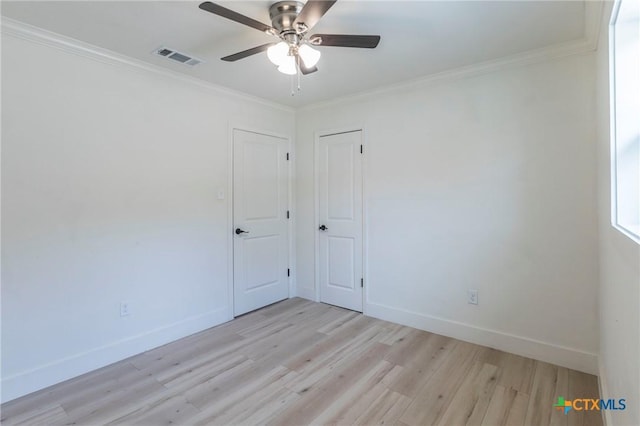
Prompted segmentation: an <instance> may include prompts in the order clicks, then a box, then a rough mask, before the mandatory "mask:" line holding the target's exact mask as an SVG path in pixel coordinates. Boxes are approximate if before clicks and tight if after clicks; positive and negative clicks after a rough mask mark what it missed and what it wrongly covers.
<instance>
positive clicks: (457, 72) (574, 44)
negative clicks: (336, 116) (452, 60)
mask: <svg viewBox="0 0 640 426" xmlns="http://www.w3.org/2000/svg"><path fill="white" fill-rule="evenodd" d="M606 1H609V0H585V1H584V5H585V11H584V12H585V13H584V33H583V36H582V38H580V39H577V40H573V41H569V42H565V43H559V44H554V45H551V46H547V47H543V48H540V49H534V50H529V51H526V52H522V53H517V54H515V55H510V56H504V57H502V58H497V59H492V60H489V61H485V62H478V63H475V64H472V65H467V66H463V67H459V68H453V69H449V70H445V71H442V72H439V73H435V74H429V75H426V76H423V77H418V78H416V79H412V80H407V81H403V82H400V83H396V84H391V85H387V86H383V87H379V88H377V89H373V90H370V89H369V90H365V91H362V92H359V93H355V94H351V95H346V96H341V97H339V98H335V99H330V100H328V101H321V102H317V103H312V104H309V105H305V106H301V107H299V108H298V111H300V112H302V111H309V110H315V109H320V108H326V107H330V106H335V105H339V104H344V103H352V102H359V101H365V100H368V99H370V98H375V97H379V96H381V95H385V94H388V93H393V92H396V91H399V90H407V89H412V88H418V87H428V86H431V85H434V84H438V83H443V82H448V81H455V80H460V79H463V78H470V77H475V76H480V75H484V74H488V73H491V72H495V71H498V70H501V69H508V68H515V67H520V66H525V65H531V64H535V63H538V62H545V61H551V60H555V59H560V58H564V57H567V56H572V55H579V54H584V53H589V52H593V51H596V50H597V48H598V38H599V36H600V31H601V25H600V21H601V20H602V13H603V9H604V7H603V6H604V3H605V2H606Z"/></svg>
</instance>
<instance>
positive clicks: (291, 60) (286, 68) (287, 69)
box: [278, 56, 298, 75]
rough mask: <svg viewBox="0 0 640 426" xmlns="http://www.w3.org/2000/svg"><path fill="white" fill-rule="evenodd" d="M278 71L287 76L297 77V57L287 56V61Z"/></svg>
mask: <svg viewBox="0 0 640 426" xmlns="http://www.w3.org/2000/svg"><path fill="white" fill-rule="evenodd" d="M278 71H280V72H281V73H283V74H287V75H296V74H297V73H298V67H296V57H295V56H287V57H286V58H285V60H284V61H283V62H282V63H281V64H280V66H278Z"/></svg>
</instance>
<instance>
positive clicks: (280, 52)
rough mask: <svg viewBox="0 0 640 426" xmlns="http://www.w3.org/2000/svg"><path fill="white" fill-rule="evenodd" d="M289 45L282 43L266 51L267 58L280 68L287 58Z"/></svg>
mask: <svg viewBox="0 0 640 426" xmlns="http://www.w3.org/2000/svg"><path fill="white" fill-rule="evenodd" d="M288 55H289V45H288V44H287V43H285V42H284V41H281V42H280V43H278V44H275V45H273V46H271V47H270V48H268V49H267V57H268V58H269V60H270V61H271V62H272V63H273V64H274V65H278V66H281V65H282V64H283V63H284V62H285V61H287V58H288V57H289V56H288Z"/></svg>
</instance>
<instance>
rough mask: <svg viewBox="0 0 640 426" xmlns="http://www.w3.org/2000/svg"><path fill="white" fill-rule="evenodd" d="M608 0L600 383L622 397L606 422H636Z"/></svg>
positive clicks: (632, 315) (637, 314)
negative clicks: (615, 164) (614, 208)
mask: <svg viewBox="0 0 640 426" xmlns="http://www.w3.org/2000/svg"><path fill="white" fill-rule="evenodd" d="M611 8H612V3H611V2H607V3H606V6H605V13H604V16H603V22H602V26H601V33H600V40H599V44H598V57H597V100H598V109H597V123H598V133H597V138H598V193H599V207H598V213H599V230H600V232H599V234H600V292H599V305H600V358H599V360H600V366H599V367H600V383H601V386H602V390H603V393H604V397H606V398H626V400H627V401H628V404H627V409H626V410H624V411H615V412H612V411H605V415H606V416H607V417H608V419H607V420H608V421H607V424H608V425H609V426H612V425H639V424H640V406H639V405H638V403H637V402H638V401H640V362H639V360H640V246H638V244H637V243H635V242H634V241H633V240H631V239H630V238H629V237H627V236H625V235H623V234H622V233H621V232H620V231H618V230H616V229H615V228H614V227H613V226H612V225H611V167H610V166H611V163H610V159H611V154H610V144H609V141H610V137H609V135H610V133H609V56H608V50H609V48H608V43H609V39H608V35H609V34H608V23H609V18H610V16H611Z"/></svg>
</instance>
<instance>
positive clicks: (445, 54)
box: [2, 0, 585, 106]
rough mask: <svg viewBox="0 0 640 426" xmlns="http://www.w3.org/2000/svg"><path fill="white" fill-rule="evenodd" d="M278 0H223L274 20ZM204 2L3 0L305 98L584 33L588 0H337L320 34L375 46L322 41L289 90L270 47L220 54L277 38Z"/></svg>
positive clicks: (78, 33)
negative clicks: (375, 41) (313, 63)
mask: <svg viewBox="0 0 640 426" xmlns="http://www.w3.org/2000/svg"><path fill="white" fill-rule="evenodd" d="M273 2H274V1H271V0H268V1H265V0H259V1H218V3H220V4H222V5H224V6H225V7H227V8H230V9H233V10H235V11H237V12H240V13H242V14H245V15H247V16H249V17H252V18H254V19H257V20H259V21H262V22H264V23H266V24H270V21H269V14H268V8H269V5H270V4H271V3H273ZM199 3H200V2H191V1H180V2H169V1H122V2H120V1H102V2H98V1H70V2H58V1H43V2H36V1H14V2H12V1H3V2H2V15H4V16H7V17H9V18H12V19H15V20H19V21H22V22H25V23H28V24H31V25H34V26H37V27H41V28H44V29H46V30H49V31H53V32H56V33H59V34H62V35H65V36H68V37H72V38H75V39H78V40H81V41H84V42H87V43H91V44H94V45H97V46H100V47H102V48H106V49H109V50H112V51H115V52H117V53H120V54H124V55H127V56H129V57H133V58H136V59H139V60H142V61H145V62H150V63H153V64H156V65H159V66H161V67H166V68H170V69H172V70H174V71H178V72H182V73H185V74H188V75H191V76H194V77H197V78H200V79H203V80H206V81H209V82H211V83H215V84H217V85H222V86H225V87H229V88H232V89H235V90H239V91H242V92H245V93H248V94H251V95H255V96H259V97H261V98H265V99H269V100H272V101H275V102H278V103H281V104H285V105H291V106H302V105H307V104H310V103H315V102H319V101H323V100H328V99H332V98H335V97H341V96H345V95H348V94H352V93H358V92H363V91H366V90H371V89H374V88H378V87H381V86H386V85H390V84H395V83H398V82H401V81H404V80H410V79H415V78H419V77H422V76H427V75H430V74H434V73H438V72H442V71H445V70H449V69H454V68H457V67H461V66H465V65H470V64H473V63H478V62H484V61H488V60H493V59H498V58H501V57H505V56H509V55H514V54H517V53H521V52H526V51H529V50H533V49H539V48H544V47H547V46H551V45H556V44H560V43H565V42H570V41H574V40H578V39H581V38H583V37H584V33H585V2H584V1H559V0H556V1H499V2H497V1H364V0H339V1H338V2H337V3H336V4H335V5H334V6H333V7H332V8H331V9H330V10H329V11H328V12H327V14H326V15H325V16H324V18H323V19H322V20H321V21H320V23H319V24H318V25H317V26H316V27H315V28H314V29H313V30H312V33H338V34H379V35H381V37H382V40H381V42H380V44H379V46H378V47H377V48H376V49H350V48H337V47H320V48H319V49H320V50H321V51H322V58H321V59H320V62H319V64H318V68H319V69H320V70H319V71H318V72H316V73H314V74H310V75H308V76H303V77H302V91H301V92H300V93H298V94H297V95H296V96H295V97H291V95H290V84H291V80H290V77H289V76H286V75H284V74H281V73H279V72H278V71H277V70H276V69H275V67H274V66H273V65H272V64H271V63H270V62H269V60H268V59H267V57H266V53H261V54H258V55H254V56H252V57H249V58H246V59H243V60H241V61H238V62H234V63H228V62H223V61H221V60H220V59H219V58H220V57H222V56H225V55H228V54H232V53H236V52H238V51H241V50H245V49H248V48H250V47H254V46H257V45H260V44H264V43H267V42H269V41H271V40H273V39H272V38H270V37H269V36H267V35H265V34H263V33H261V32H260V31H257V30H255V29H252V28H249V27H245V26H243V25H240V24H238V23H235V22H232V21H229V20H227V19H224V18H221V17H218V16H215V15H213V14H211V13H207V12H205V11H202V10H200V9H199V8H198V4H199ZM161 45H166V46H169V47H171V48H174V49H177V50H180V51H184V52H187V53H190V54H192V55H194V56H196V57H199V58H201V59H204V60H205V61H207V63H205V64H202V65H198V66H196V67H194V68H189V67H187V66H185V65H182V64H179V63H174V62H172V61H170V60H167V59H164V58H160V57H155V56H153V55H151V52H152V51H153V50H155V49H156V48H157V47H159V46H161Z"/></svg>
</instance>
